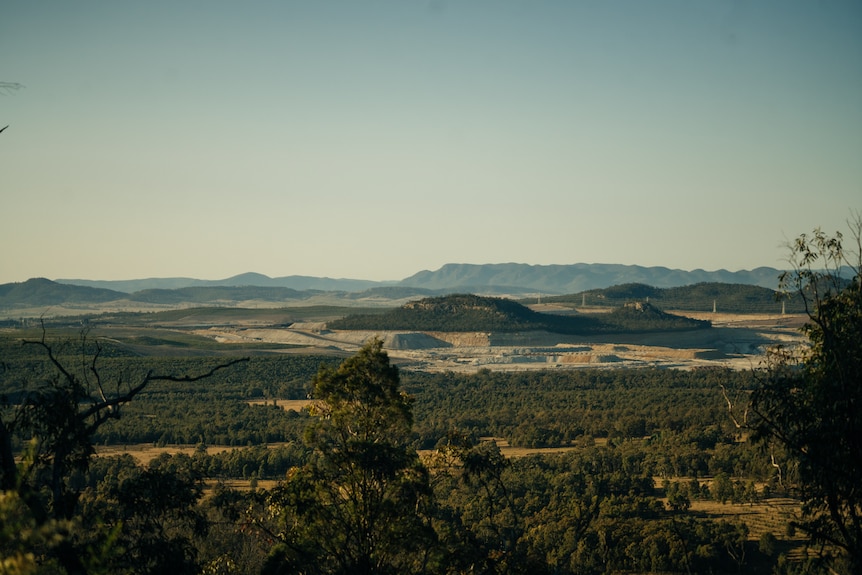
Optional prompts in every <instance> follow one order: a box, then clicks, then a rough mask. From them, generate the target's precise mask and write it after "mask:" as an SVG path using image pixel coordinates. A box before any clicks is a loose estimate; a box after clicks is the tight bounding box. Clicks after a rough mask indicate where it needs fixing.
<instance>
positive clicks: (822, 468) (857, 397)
mask: <svg viewBox="0 0 862 575" xmlns="http://www.w3.org/2000/svg"><path fill="white" fill-rule="evenodd" d="M854 225H855V228H854V230H853V231H854V237H855V239H856V249H857V250H858V249H859V247H860V234H862V219H860V218H858V217H857V219H856V220H855V222H854ZM792 255H793V260H792V261H793V263H794V271H793V272H790V273H788V274H786V275H785V276H784V278H783V284H784V286H785V287H786V289H789V290H793V291H794V292H796V293H797V294H800V295H801V296H802V297H804V298H805V301H806V304H807V309H808V310H809V318H810V321H809V322H808V323H807V324H806V325H805V327H804V328H803V331H804V333H805V334H806V335H807V336H808V339H809V342H810V347H809V348H807V349H801V350H793V349H790V350H788V349H779V350H777V351H776V352H775V353H774V354H773V358H772V359H773V362H772V363H771V365H770V367H769V369H768V370H767V371H766V372H765V373H764V374H763V381H762V383H761V385H760V386H759V387H758V388H757V389H756V390H755V392H754V394H753V396H752V398H751V415H752V416H753V417H750V418H749V424H750V425H751V426H752V427H753V429H754V430H755V432H756V438H757V439H759V440H760V441H762V442H763V443H764V444H766V445H767V446H770V447H772V448H773V449H781V450H785V451H786V452H787V453H788V455H789V457H790V461H791V463H793V464H795V466H796V469H795V472H796V475H795V482H796V483H797V487H798V489H799V491H800V494H801V498H802V500H803V501H804V506H803V520H802V521H801V522H800V523H799V525H798V526H799V527H800V528H801V529H803V530H804V531H805V532H807V533H808V534H810V536H811V537H812V539H813V540H814V541H815V542H816V543H819V544H825V545H827V546H829V547H831V548H832V549H833V550H837V552H838V555H843V557H840V558H839V559H840V562H846V565H845V566H844V568H845V569H847V570H848V571H847V572H848V573H850V572H852V573H858V572H860V571H862V482H860V477H862V408H860V407H862V385H860V382H862V278H860V273H862V254H860V253H859V252H858V251H857V252H856V253H855V254H854V255H855V256H856V257H857V261H856V262H853V264H854V265H853V267H852V273H853V277H852V279H850V281H848V280H847V278H846V277H842V276H841V270H842V267H843V266H844V264H845V263H849V262H848V260H847V259H846V258H847V256H848V255H849V254H846V253H845V252H844V249H843V246H842V236H841V234H840V233H838V234H836V235H835V236H833V237H830V236H827V235H826V234H824V233H823V232H821V231H820V230H815V232H814V234H813V235H812V236H810V237H809V236H805V235H803V236H800V237H799V238H798V239H797V240H796V242H795V243H794V244H793V252H792ZM845 269H846V268H845ZM842 564H843V563H842Z"/></svg>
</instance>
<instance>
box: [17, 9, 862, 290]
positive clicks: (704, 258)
mask: <svg viewBox="0 0 862 575" xmlns="http://www.w3.org/2000/svg"><path fill="white" fill-rule="evenodd" d="M0 81H4V82H17V83H20V84H22V85H23V86H24V87H23V88H22V89H19V90H6V91H4V92H3V93H2V94H0V127H2V126H4V125H6V124H9V125H10V126H9V128H8V129H7V130H6V131H5V132H3V133H2V134H0V214H2V226H0V242H2V246H3V247H2V255H0V283H3V282H10V281H23V280H26V279H28V278H30V277H36V276H42V277H48V278H51V279H57V278H88V279H131V278H142V277H167V276H192V277H198V278H206V279H219V278H224V277H228V276H231V275H235V274H238V273H242V272H247V271H256V272H260V273H264V274H267V275H270V276H283V275H293V274H300V275H313V276H329V277H350V278H358V279H372V280H394V279H402V278H404V277H406V276H409V275H412V274H413V273H415V272H417V271H420V270H423V269H437V268H439V267H440V266H441V265H443V264H445V263H475V264H482V263H501V262H521V263H530V264H569V263H578V262H587V263H621V264H638V265H647V266H651V265H661V266H667V267H671V268H681V269H695V268H704V269H708V270H714V269H719V268H725V269H730V270H739V269H751V268H754V267H757V266H762V265H765V266H774V267H781V266H782V265H784V262H785V256H786V254H787V252H786V249H784V248H783V247H782V243H783V242H785V241H786V240H789V239H792V238H794V237H796V236H797V235H798V234H800V233H802V232H806V231H810V230H811V229H812V228H814V227H816V226H822V227H823V228H824V229H825V230H826V231H829V232H833V231H835V230H836V229H846V225H845V221H846V219H847V218H848V216H849V215H850V210H851V209H859V208H860V207H862V2H859V1H858V0H846V1H831V0H822V1H817V0H780V1H778V0H775V1H761V0H758V1H756V2H755V1H752V2H746V1H720V0H709V1H706V0H704V1H693V0H678V1H665V0H648V1H645V0H631V1H627V2H623V1H617V0H603V1H598V0H597V1H587V0H584V1H581V0H560V1H547V2H542V1H534V0H530V1H526V0H525V1H505V0H494V1H478V0H464V1H444V0H432V1H430V2H429V1H423V2H418V1H417V2H411V1H406V0H398V1H395V0H393V1H361V0H351V1H347V0H341V1H326V0H322V1H321V0H317V1H308V2H294V1H287V0H285V1H272V2H255V1H251V2H233V1H231V2H227V1H225V2H218V1H213V0H206V1H177V0H170V1H158V0H156V1H153V0H148V1H146V2H143V1H142V2H122V1H113V0H111V1H107V0H106V1H101V2H96V1H90V0H77V1H75V2H68V1H66V0H62V1H31V0H26V1H18V0H4V1H3V2H2V4H0Z"/></svg>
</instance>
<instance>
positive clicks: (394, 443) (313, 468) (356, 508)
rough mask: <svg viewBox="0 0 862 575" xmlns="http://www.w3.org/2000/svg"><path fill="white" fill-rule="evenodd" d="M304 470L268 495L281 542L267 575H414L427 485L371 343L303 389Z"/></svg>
mask: <svg viewBox="0 0 862 575" xmlns="http://www.w3.org/2000/svg"><path fill="white" fill-rule="evenodd" d="M313 397H314V399H315V402H314V407H313V409H312V413H313V415H315V416H317V418H318V419H317V421H316V422H315V423H314V424H312V425H310V426H309V428H308V429H307V430H306V434H305V441H306V443H307V445H308V446H309V447H311V448H312V449H313V454H312V456H311V459H310V461H309V462H308V463H307V464H306V465H304V466H302V467H301V468H298V469H294V470H293V472H292V473H291V474H290V476H289V477H288V480H287V481H286V482H284V483H283V484H281V485H280V486H279V487H278V488H276V489H274V490H273V492H272V494H271V497H270V501H271V506H272V507H274V508H275V509H277V512H278V523H279V525H278V531H277V533H275V534H274V535H275V536H276V537H277V538H278V540H279V541H280V542H281V545H279V546H277V547H276V548H275V549H274V550H273V552H272V553H271V556H270V558H269V561H268V564H267V566H266V567H265V569H264V571H265V572H269V573H286V572H299V573H344V574H347V573H353V574H370V573H416V572H422V571H423V570H424V566H425V563H426V559H427V551H428V549H429V544H430V543H431V542H432V541H433V531H432V530H431V528H430V522H429V521H427V520H426V519H425V512H424V508H425V506H426V505H427V504H428V501H429V497H430V487H429V477H428V472H427V470H426V468H425V467H424V466H423V465H422V464H421V463H420V461H419V458H418V455H417V453H416V450H415V448H414V447H413V445H412V444H411V437H410V434H411V427H412V424H413V414H412V400H411V398H410V397H408V396H407V395H406V394H405V393H404V392H402V391H401V389H400V385H399V375H398V369H397V367H395V366H393V365H391V364H390V363H389V357H388V356H387V354H386V352H384V351H383V342H382V341H381V340H380V339H373V340H371V341H370V342H369V343H367V344H366V345H365V346H363V347H362V349H360V350H359V352H358V353H357V354H356V355H355V356H353V357H351V358H348V359H347V360H345V361H344V362H343V363H342V364H341V365H340V366H339V367H338V368H337V369H333V368H331V367H323V368H321V370H320V372H319V373H318V375H317V376H316V378H315V379H314V381H313Z"/></svg>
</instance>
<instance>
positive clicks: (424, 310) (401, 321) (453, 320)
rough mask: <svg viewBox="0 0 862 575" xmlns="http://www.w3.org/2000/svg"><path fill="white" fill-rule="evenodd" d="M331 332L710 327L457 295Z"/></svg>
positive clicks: (645, 310) (650, 315)
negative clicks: (567, 312) (548, 310)
mask: <svg viewBox="0 0 862 575" xmlns="http://www.w3.org/2000/svg"><path fill="white" fill-rule="evenodd" d="M328 327H329V328H331V329H343V330H392V331H394V330H409V331H429V332H435V331H436V332H468V331H480V332H496V333H510V332H523V331H549V332H553V333H560V334H574V335H581V334H584V335H585V334H598V333H620V332H628V333H631V332H647V331H672V330H691V329H702V328H708V327H710V324H709V322H706V321H699V320H694V319H690V318H686V317H681V316H676V315H671V314H667V313H665V312H663V311H661V310H659V309H658V308H656V307H655V306H652V305H650V304H641V303H637V304H632V305H626V306H622V307H621V308H619V309H617V310H615V311H613V312H612V313H608V314H595V315H575V316H562V315H553V314H545V313H539V312H536V311H533V310H531V309H529V308H528V307H526V306H524V305H521V304H520V303H517V302H515V301H513V300H509V299H503V298H493V297H484V296H477V295H472V294H455V295H448V296H441V297H432V298H425V299H422V300H419V301H414V302H409V303H407V304H404V305H403V306H401V307H399V308H397V309H394V310H390V311H388V312H385V313H380V314H373V315H370V314H366V315H351V316H347V317H345V318H342V319H340V320H335V321H332V322H329V323H328Z"/></svg>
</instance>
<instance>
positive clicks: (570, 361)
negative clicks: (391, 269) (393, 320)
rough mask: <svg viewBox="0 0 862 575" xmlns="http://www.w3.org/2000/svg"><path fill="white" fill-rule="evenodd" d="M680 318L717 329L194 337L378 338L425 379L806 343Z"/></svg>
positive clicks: (311, 344)
mask: <svg viewBox="0 0 862 575" xmlns="http://www.w3.org/2000/svg"><path fill="white" fill-rule="evenodd" d="M543 311H544V310H543ZM675 313H678V314H679V315H686V316H688V317H694V318H696V319H708V320H710V321H712V323H713V327H712V329H700V330H691V331H683V332H664V333H643V334H621V335H620V334H618V335H608V336H586V337H581V336H570V335H561V334H555V333H549V332H522V333H505V334H495V333H482V332H471V333H465V332H455V333H453V332H416V331H379V332H375V331H339V330H329V329H327V328H326V325H325V324H324V323H295V324H293V325H291V326H290V327H286V328H266V327H254V326H245V327H243V326H232V327H211V328H207V329H199V330H196V331H195V333H196V334H198V335H202V336H206V337H209V338H212V339H214V340H216V341H219V342H222V343H225V344H231V343H243V344H249V343H254V342H261V343H282V344H290V345H293V346H296V347H295V348H294V349H293V350H291V352H293V353H309V352H313V353H321V352H329V353H335V354H345V355H347V354H351V353H354V352H355V351H356V350H357V349H358V348H359V347H360V346H362V344H363V343H364V342H366V341H367V340H368V339H369V338H372V337H380V338H382V339H383V340H384V347H385V348H386V350H387V352H388V354H389V356H390V357H391V358H392V360H393V361H394V362H395V363H397V364H399V365H401V366H402V367H408V368H410V369H418V370H425V371H475V370H477V369H483V368H485V369H492V370H525V369H546V368H577V367H592V368H596V367H606V368H618V367H639V366H655V367H668V368H682V369H685V368H693V367H698V366H724V367H730V368H732V369H751V368H756V367H758V366H760V365H761V363H762V362H763V361H764V359H765V356H764V354H765V352H766V350H767V349H768V348H769V347H771V346H775V345H785V346H787V345H797V344H801V343H802V342H803V341H804V337H803V336H802V334H801V333H800V331H799V328H800V326H801V325H802V324H803V323H804V320H805V316H802V315H780V314H777V315H766V314H761V315H736V314H716V313H698V314H695V313H691V312H675Z"/></svg>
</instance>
